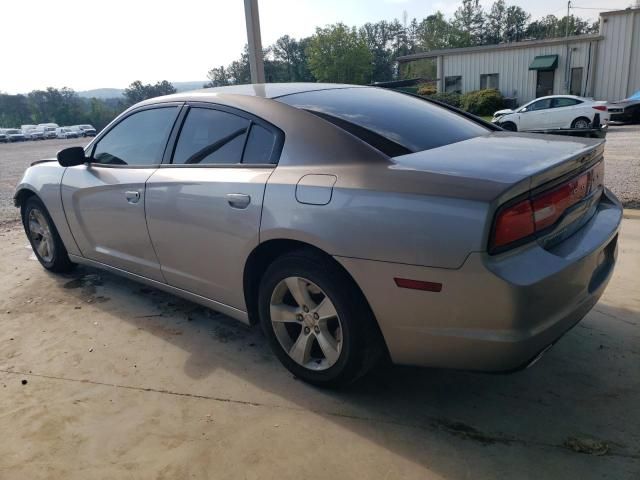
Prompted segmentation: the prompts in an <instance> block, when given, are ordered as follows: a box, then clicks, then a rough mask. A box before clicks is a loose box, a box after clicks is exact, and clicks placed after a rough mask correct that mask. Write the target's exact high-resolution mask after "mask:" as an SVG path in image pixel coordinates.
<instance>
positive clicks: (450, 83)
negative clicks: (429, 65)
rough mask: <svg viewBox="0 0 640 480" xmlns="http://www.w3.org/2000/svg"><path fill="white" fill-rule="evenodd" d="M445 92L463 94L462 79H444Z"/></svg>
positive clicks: (456, 77)
mask: <svg viewBox="0 0 640 480" xmlns="http://www.w3.org/2000/svg"><path fill="white" fill-rule="evenodd" d="M444 91H445V92H447V93H462V77H461V76H460V75H455V76H451V77H444Z"/></svg>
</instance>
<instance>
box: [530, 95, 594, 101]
mask: <svg viewBox="0 0 640 480" xmlns="http://www.w3.org/2000/svg"><path fill="white" fill-rule="evenodd" d="M546 98H575V99H576V100H587V98H585V97H580V96H578V95H547V96H546V97H538V98H536V99H534V100H532V101H535V100H544V99H546Z"/></svg>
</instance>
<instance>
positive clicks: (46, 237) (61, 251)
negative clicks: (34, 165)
mask: <svg viewBox="0 0 640 480" xmlns="http://www.w3.org/2000/svg"><path fill="white" fill-rule="evenodd" d="M22 224H23V226H24V230H25V233H26V234H27V238H28V239H29V243H31V248H33V253H35V255H36V258H37V259H38V261H39V262H40V264H41V265H42V266H43V267H44V268H46V269H47V270H49V271H51V272H55V273H64V272H69V271H70V270H73V268H74V267H75V266H76V264H75V263H73V262H72V261H71V260H70V259H69V255H68V253H67V249H66V248H65V247H64V244H63V243H62V240H61V239H60V235H59V234H58V230H56V226H55V225H54V223H53V220H52V219H51V216H50V215H49V212H48V211H47V209H46V207H45V206H44V204H43V203H42V201H41V200H40V199H39V198H38V197H35V196H32V197H29V198H28V199H27V201H26V203H25V205H24V208H23V210H22Z"/></svg>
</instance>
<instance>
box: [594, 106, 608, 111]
mask: <svg viewBox="0 0 640 480" xmlns="http://www.w3.org/2000/svg"><path fill="white" fill-rule="evenodd" d="M591 108H593V109H594V110H600V111H601V112H606V111H607V107H606V106H605V105H595V106H593V107H591Z"/></svg>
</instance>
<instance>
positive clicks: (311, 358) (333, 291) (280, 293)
mask: <svg viewBox="0 0 640 480" xmlns="http://www.w3.org/2000/svg"><path fill="white" fill-rule="evenodd" d="M258 307H259V312H260V322H261V324H262V329H263V331H264V333H265V335H266V337H267V339H268V340H269V343H270V345H271V348H272V350H273V351H274V353H275V354H276V356H277V357H278V359H279V360H280V362H281V363H282V364H283V365H284V366H285V367H286V368H287V369H288V370H289V371H290V372H291V373H292V374H293V375H294V376H296V377H298V378H300V379H302V380H304V381H306V382H308V383H311V384H314V385H318V386H322V387H339V386H344V385H347V384H349V383H352V382H353V381H355V380H356V379H358V378H359V377H361V376H362V375H364V374H365V373H366V372H367V371H369V370H370V369H371V368H372V367H373V366H374V365H375V364H376V363H377V361H378V360H379V359H380V358H381V356H382V352H383V351H384V348H383V342H382V338H381V334H380V332H379V330H378V326H377V323H376V321H375V319H374V318H373V314H372V312H371V310H370V308H369V306H368V304H367V302H366V301H365V299H364V298H363V296H362V293H361V292H360V290H359V289H358V288H357V287H356V285H355V284H354V282H353V280H352V279H351V278H350V277H349V276H348V275H347V274H346V273H345V272H344V271H343V270H341V269H340V268H339V267H338V266H337V265H335V264H334V263H333V262H332V260H331V259H327V258H326V257H325V256H323V255H321V254H319V253H317V252H315V251H313V250H310V249H309V250H307V249H303V250H299V251H295V252H292V253H289V254H286V255H284V256H282V257H280V258H278V259H276V260H275V261H274V262H273V263H272V264H271V265H270V266H269V268H268V269H267V271H266V272H265V274H264V276H263V278H262V282H261V284H260V291H259V298H258Z"/></svg>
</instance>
